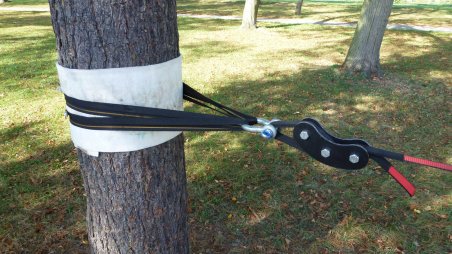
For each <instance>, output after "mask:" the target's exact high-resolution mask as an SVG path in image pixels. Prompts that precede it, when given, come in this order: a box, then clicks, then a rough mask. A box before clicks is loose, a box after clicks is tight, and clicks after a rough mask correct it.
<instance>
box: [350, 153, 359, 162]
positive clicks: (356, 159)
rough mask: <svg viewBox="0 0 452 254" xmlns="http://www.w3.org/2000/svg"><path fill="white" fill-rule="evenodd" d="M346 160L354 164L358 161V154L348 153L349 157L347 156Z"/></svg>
mask: <svg viewBox="0 0 452 254" xmlns="http://www.w3.org/2000/svg"><path fill="white" fill-rule="evenodd" d="M348 160H349V161H350V162H351V163H353V164H356V163H358V162H359V156H358V155H356V154H352V155H350V157H348Z"/></svg>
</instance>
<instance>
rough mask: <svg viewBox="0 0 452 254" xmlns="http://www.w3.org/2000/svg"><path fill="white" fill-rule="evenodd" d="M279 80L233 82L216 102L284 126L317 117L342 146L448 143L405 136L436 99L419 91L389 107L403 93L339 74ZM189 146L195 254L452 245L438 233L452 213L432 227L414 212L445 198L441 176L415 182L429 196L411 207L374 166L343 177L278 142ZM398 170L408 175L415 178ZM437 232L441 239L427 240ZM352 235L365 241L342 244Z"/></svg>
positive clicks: (240, 137)
mask: <svg viewBox="0 0 452 254" xmlns="http://www.w3.org/2000/svg"><path fill="white" fill-rule="evenodd" d="M277 75H278V78H277V79H273V80H247V81H246V82H243V81H237V82H231V83H230V84H229V85H227V86H225V87H221V88H219V89H217V90H216V92H218V93H215V95H214V97H217V98H216V99H217V100H219V101H221V102H223V103H224V104H225V105H229V106H232V107H233V108H238V109H241V111H243V112H245V113H250V114H253V115H257V116H263V115H265V116H277V117H278V118H281V119H285V120H290V119H297V118H298V119H300V118H302V117H303V116H314V117H315V118H317V119H320V120H321V122H323V123H325V126H326V127H327V129H329V130H334V131H333V133H340V134H339V136H344V137H347V136H348V137H350V136H357V137H361V138H365V139H368V140H369V141H371V143H373V144H374V145H376V146H377V147H383V148H389V149H393V150H396V151H397V150H403V149H404V148H406V147H410V146H429V143H430V142H431V140H436V139H441V138H442V137H443V135H445V134H444V133H441V134H438V133H435V131H433V130H427V129H423V128H422V127H417V128H421V129H422V131H424V132H428V133H425V135H423V136H421V137H419V136H416V135H417V134H416V133H414V134H413V133H412V131H413V130H412V127H407V125H408V126H409V123H410V121H411V119H410V118H411V117H410V114H411V110H414V108H416V106H415V105H413V103H412V102H413V99H414V98H415V97H423V98H426V99H427V98H428V97H429V95H428V94H424V93H423V91H422V88H421V87H417V86H416V84H415V88H414V90H413V91H412V92H408V93H407V91H404V93H405V94H404V95H403V96H404V97H398V100H397V101H396V102H394V103H393V104H387V103H386V101H391V100H393V99H394V98H393V96H394V95H395V93H397V91H398V90H397V89H398V88H397V87H394V88H391V87H386V86H385V84H384V83H380V82H371V81H366V80H362V79H355V78H344V77H343V76H341V74H338V73H337V72H336V70H335V69H334V68H320V69H312V70H304V71H303V72H301V73H294V74H293V75H281V74H280V73H278V74H277ZM294 76H296V77H298V78H294ZM237 80H241V79H237ZM370 87H371V88H370ZM393 89H394V90H393ZM419 89H420V90H419ZM441 89H442V91H444V90H446V89H447V88H446V87H445V86H444V85H443V87H442V88H441ZM437 92H438V93H440V92H441V91H437ZM220 95H221V98H220ZM410 104H411V106H410ZM404 107H405V109H403V108H404ZM406 107H408V108H406ZM186 109H187V110H191V107H187V108H186ZM297 112H298V113H297ZM421 114H422V115H432V114H434V115H435V114H438V112H436V111H435V110H434V109H433V108H432V107H430V108H428V109H426V111H425V112H422V113H421ZM269 118H270V117H269ZM407 119H409V120H408V123H404V121H407ZM394 127H397V128H394ZM186 137H187V138H188V140H189V142H188V143H187V154H188V158H189V160H188V163H187V165H188V171H189V177H190V179H189V182H190V184H189V190H190V195H191V197H190V200H191V205H190V207H191V218H192V221H191V226H192V250H193V252H200V251H203V252H209V251H210V252H214V253H219V252H221V253H229V252H238V253H250V252H251V253H253V252H265V253H273V252H291V253H292V252H293V253H299V252H303V251H308V250H309V251H308V252H312V253H316V252H320V251H338V250H341V251H346V252H356V251H382V249H380V247H378V245H376V244H375V242H377V241H380V240H381V239H384V238H386V237H390V236H393V235H394V236H395V238H396V239H398V240H397V243H396V244H393V245H391V246H390V247H388V248H394V249H395V248H397V244H399V245H401V246H403V248H404V249H406V250H410V251H419V250H421V251H422V250H427V249H429V248H431V247H432V248H435V249H436V250H437V251H442V250H444V251H445V250H447V247H446V246H445V245H438V243H439V242H441V241H443V240H444V241H447V232H446V231H447V230H446V229H445V227H444V226H442V227H440V228H437V225H436V223H440V222H441V221H442V219H441V218H440V217H439V216H438V214H442V213H444V209H445V207H442V208H441V207H440V208H439V210H438V211H435V212H433V213H432V214H434V215H433V216H434V218H433V221H430V220H431V219H432V218H431V216H432V215H428V214H426V215H416V214H413V212H412V211H411V210H410V205H412V204H413V203H414V204H416V205H419V204H422V203H423V202H425V203H427V204H430V203H431V202H432V200H434V199H435V198H436V197H437V195H439V196H441V195H447V194H448V189H447V188H446V186H447V181H448V180H447V179H448V178H447V179H446V178H445V177H444V173H443V172H438V171H435V170H432V171H427V172H425V171H421V170H419V171H415V172H416V173H415V174H416V175H417V176H416V178H414V179H413V178H412V176H411V177H410V176H408V177H409V178H411V179H412V180H413V181H415V182H416V183H417V184H418V186H420V187H421V188H420V191H419V193H418V197H417V199H416V200H415V201H413V200H410V199H409V198H408V197H407V196H406V195H405V193H404V191H403V190H402V189H400V188H399V187H398V185H397V184H396V183H395V182H394V181H393V180H392V179H391V178H390V177H389V176H388V175H387V174H385V173H384V172H382V171H381V170H379V169H377V170H373V169H375V168H376V165H374V164H372V166H369V167H367V168H366V169H364V170H362V171H358V172H345V171H340V170H335V169H332V168H329V167H325V166H322V165H320V164H319V163H317V162H315V161H313V160H312V159H310V158H307V156H306V155H304V154H302V153H300V152H299V151H295V150H294V149H292V148H288V147H287V146H285V145H282V144H279V143H278V142H270V143H267V142H265V141H262V140H260V138H259V137H257V136H253V135H249V134H244V133H232V134H228V133H205V134H192V133H187V134H186ZM376 137H378V138H376ZM413 138H414V139H416V140H418V141H413ZM419 140H422V141H421V142H419ZM437 159H440V160H442V161H444V160H445V159H446V158H444V157H443V158H437ZM396 165H397V166H400V170H401V171H402V172H404V173H405V174H406V173H407V172H410V171H411V170H412V168H413V167H410V166H407V165H402V164H396ZM408 169H410V170H408ZM411 172H412V171H411ZM427 179H429V180H428V181H427ZM432 183H435V184H432ZM427 190H429V191H431V193H430V194H429V192H428V191H427ZM433 193H434V194H433ZM446 208H447V207H446ZM419 217H422V218H419ZM402 228H403V229H402ZM432 228H436V229H437V231H436V232H435V234H434V235H432V236H430V237H427V238H428V239H426V238H425V237H426V235H425V234H426V232H427V231H428V230H431V229H432ZM419 229H420V231H418V230H419ZM347 232H349V233H352V234H357V235H356V236H355V238H352V239H350V238H349V239H342V237H344V234H347ZM427 235H428V234H427ZM412 237H414V238H416V239H418V240H417V241H422V243H421V244H420V246H422V247H416V246H414V245H413V244H411V243H408V242H406V240H407V239H410V238H412ZM432 239H434V240H435V242H436V243H435V244H436V246H434V245H435V244H432V243H431V242H430V241H432ZM433 246H434V247H433Z"/></svg>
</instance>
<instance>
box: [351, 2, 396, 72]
mask: <svg viewBox="0 0 452 254" xmlns="http://www.w3.org/2000/svg"><path fill="white" fill-rule="evenodd" d="M393 2H394V0H365V1H364V4H363V7H362V10H361V16H360V18H359V21H358V25H357V27H356V30H355V34H354V36H353V40H352V43H351V45H350V48H349V50H348V53H347V57H346V58H345V62H344V64H343V68H344V70H346V71H348V72H351V73H363V74H364V75H365V76H366V77H368V78H370V77H374V76H380V75H381V69H380V47H381V42H382V41H383V35H384V32H385V30H386V25H387V24H388V18H389V15H390V14H391V9H392V4H393Z"/></svg>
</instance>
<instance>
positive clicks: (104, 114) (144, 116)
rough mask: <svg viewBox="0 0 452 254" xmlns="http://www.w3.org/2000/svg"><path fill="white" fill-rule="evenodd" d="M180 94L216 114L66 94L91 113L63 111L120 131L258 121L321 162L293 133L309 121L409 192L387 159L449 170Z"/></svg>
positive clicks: (190, 92)
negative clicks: (290, 132)
mask: <svg viewBox="0 0 452 254" xmlns="http://www.w3.org/2000/svg"><path fill="white" fill-rule="evenodd" d="M183 98H184V99H185V100H187V101H189V102H192V103H194V104H197V105H199V106H201V107H205V108H208V109H210V110H213V111H215V112H217V113H219V114H221V115H211V114H203V113H193V112H187V111H178V110H168V109H160V108H148V107H140V106H130V105H121V104H112V103H99V102H89V101H83V100H78V99H76V98H72V97H69V96H67V95H65V99H66V104H67V106H68V107H69V108H71V109H73V110H76V111H78V112H82V113H86V114H90V115H94V116H95V117H94V116H93V117H88V116H80V115H76V114H73V113H69V112H68V115H69V117H70V122H71V123H72V124H73V125H74V126H78V127H80V128H85V129H92V130H121V131H241V130H243V129H246V130H248V131H253V130H252V128H255V129H254V131H253V132H255V130H257V129H259V130H260V129H262V130H263V128H260V127H254V126H253V125H255V124H256V123H258V122H259V123H260V124H262V123H264V124H269V125H271V126H272V127H275V128H276V129H274V130H275V132H276V135H274V136H272V137H274V138H275V139H276V140H279V141H281V142H283V143H285V144H288V145H290V146H292V147H294V148H295V149H298V150H300V151H304V152H307V153H308V154H310V155H311V156H313V157H314V158H315V159H317V160H319V161H320V162H323V163H325V159H319V158H320V157H319V156H318V155H317V154H314V155H315V156H314V155H313V154H312V151H311V150H312V149H313V148H315V147H316V146H318V143H316V142H314V143H312V145H309V146H306V145H305V144H304V143H300V142H302V140H301V139H300V138H299V137H298V136H299V135H300V133H301V132H300V133H299V131H301V129H300V130H298V132H296V133H295V129H297V126H299V127H300V126H302V125H301V124H304V125H303V126H308V125H306V123H308V124H309V126H311V127H310V128H314V130H316V131H318V135H320V136H321V137H322V140H320V142H319V143H321V142H322V141H328V142H327V143H325V144H331V145H332V146H334V147H336V145H337V147H336V148H335V149H336V150H333V151H332V152H344V150H345V148H346V147H352V146H350V145H356V146H359V147H362V149H365V150H364V153H365V154H364V155H366V156H367V157H366V158H367V159H369V158H370V159H372V160H374V161H375V162H377V163H378V164H379V165H380V166H381V167H382V168H383V169H385V170H386V171H387V172H388V173H389V174H390V175H391V176H392V177H393V178H394V179H395V180H396V181H397V182H398V183H399V184H400V185H401V186H402V187H404V188H405V190H407V192H408V193H409V194H410V195H414V192H415V188H414V186H413V185H412V184H411V183H410V182H409V181H408V180H407V179H406V178H405V177H404V176H403V175H402V174H400V173H399V172H398V171H397V170H396V169H395V168H394V167H393V166H392V165H391V163H390V162H389V161H388V160H387V159H386V158H390V159H395V160H399V161H406V162H411V163H417V164H420V165H426V166H430V167H437V168H440V169H445V170H448V171H452V166H451V165H447V164H443V163H439V162H433V161H429V160H424V159H420V158H416V157H411V156H407V155H404V154H401V153H396V152H391V151H386V150H383V149H379V148H375V147H372V146H370V145H369V144H368V143H367V142H366V141H364V140H360V139H342V138H337V137H335V136H333V135H331V134H330V133H328V132H327V131H326V130H325V129H324V128H323V126H322V125H321V124H320V123H319V122H317V121H316V120H314V119H312V118H305V119H304V120H303V121H280V120H274V121H262V120H263V119H259V121H258V119H257V118H256V117H253V116H250V115H247V114H244V113H242V112H239V111H237V110H235V109H232V108H229V107H226V106H224V105H222V104H220V103H218V102H216V101H214V100H212V99H210V98H208V97H206V96H204V95H202V94H201V93H199V92H197V91H196V90H194V89H193V88H191V87H190V86H188V85H187V84H185V83H184V84H183ZM245 126H247V127H245ZM264 126H266V125H264ZM242 127H243V128H242ZM282 128H294V137H289V136H287V135H285V134H283V133H282V132H281V131H280V130H278V129H282ZM295 135H298V136H295ZM355 152H356V150H355ZM366 152H367V153H366ZM316 157H318V158H316ZM327 157H328V156H327ZM361 159H363V154H361ZM322 160H323V161H322ZM354 163H357V162H354ZM326 164H327V165H331V166H334V167H336V168H341V166H342V168H347V167H344V165H346V164H344V163H342V159H341V160H338V162H337V163H326ZM366 165H367V161H363V165H360V166H359V167H357V169H360V168H362V167H364V166H366ZM348 169H352V167H348Z"/></svg>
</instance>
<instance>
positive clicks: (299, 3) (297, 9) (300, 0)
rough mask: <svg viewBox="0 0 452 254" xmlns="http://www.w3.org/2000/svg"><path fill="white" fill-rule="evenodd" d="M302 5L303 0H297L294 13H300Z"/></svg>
mask: <svg viewBox="0 0 452 254" xmlns="http://www.w3.org/2000/svg"><path fill="white" fill-rule="evenodd" d="M302 7H303V0H298V1H297V6H296V8H295V15H301V8H302Z"/></svg>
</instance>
